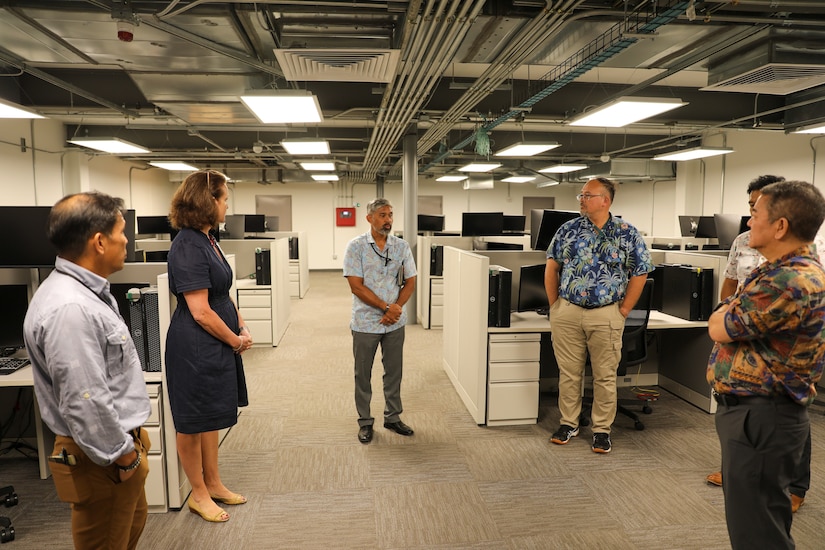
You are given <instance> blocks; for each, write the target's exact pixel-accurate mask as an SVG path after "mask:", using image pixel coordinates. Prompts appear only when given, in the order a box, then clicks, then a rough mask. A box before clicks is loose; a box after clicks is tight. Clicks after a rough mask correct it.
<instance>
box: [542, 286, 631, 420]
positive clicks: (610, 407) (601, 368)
mask: <svg viewBox="0 0 825 550" xmlns="http://www.w3.org/2000/svg"><path fill="white" fill-rule="evenodd" d="M624 322H625V318H624V316H623V315H622V314H621V312H620V311H619V305H618V304H612V305H609V306H604V307H600V308H596V309H585V308H583V307H579V306H577V305H573V304H571V303H570V302H568V301H567V300H564V299H561V298H560V299H559V300H557V301H556V303H554V304H553V307H551V308H550V330H551V335H552V339H553V350H554V352H555V355H556V362H557V363H558V365H559V412H561V424H567V425H568V426H572V427H574V428H577V427H578V426H579V416H580V415H581V409H582V384H583V379H584V367H585V363H586V361H587V355H588V353H589V355H590V365H591V368H592V371H593V408H592V413H591V421H592V426H593V433H607V434H609V433H610V427H611V426H612V425H613V420H615V418H616V369H617V368H618V366H619V361H620V360H621V358H622V331H623V330H624Z"/></svg>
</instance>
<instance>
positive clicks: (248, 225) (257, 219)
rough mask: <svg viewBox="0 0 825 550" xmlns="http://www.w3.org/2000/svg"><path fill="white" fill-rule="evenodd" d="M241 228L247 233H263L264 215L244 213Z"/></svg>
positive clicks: (264, 228)
mask: <svg viewBox="0 0 825 550" xmlns="http://www.w3.org/2000/svg"><path fill="white" fill-rule="evenodd" d="M243 230H244V231H245V232H247V233H263V232H264V231H266V216H264V215H263V214H244V217H243Z"/></svg>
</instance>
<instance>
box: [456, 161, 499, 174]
mask: <svg viewBox="0 0 825 550" xmlns="http://www.w3.org/2000/svg"><path fill="white" fill-rule="evenodd" d="M499 166H501V163H500V162H473V163H470V164H465V165H464V166H462V167H461V168H459V169H458V171H459V172H489V171H490V170H495V169H496V168H498V167H499Z"/></svg>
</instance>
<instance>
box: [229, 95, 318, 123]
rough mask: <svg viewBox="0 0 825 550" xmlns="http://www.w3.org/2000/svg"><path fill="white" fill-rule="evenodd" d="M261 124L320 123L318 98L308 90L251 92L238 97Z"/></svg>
mask: <svg viewBox="0 0 825 550" xmlns="http://www.w3.org/2000/svg"><path fill="white" fill-rule="evenodd" d="M240 99H241V102H242V103H243V104H244V105H246V108H247V109H249V110H250V111H251V112H252V114H253V115H255V118H257V119H258V120H260V121H261V122H262V123H263V124H279V123H280V124H284V123H291V122H295V123H309V122H322V121H323V120H324V115H323V113H322V112H321V106H320V105H318V98H317V97H315V96H314V95H312V94H311V93H310V92H309V91H308V90H252V91H249V92H246V93H244V95H242V96H240Z"/></svg>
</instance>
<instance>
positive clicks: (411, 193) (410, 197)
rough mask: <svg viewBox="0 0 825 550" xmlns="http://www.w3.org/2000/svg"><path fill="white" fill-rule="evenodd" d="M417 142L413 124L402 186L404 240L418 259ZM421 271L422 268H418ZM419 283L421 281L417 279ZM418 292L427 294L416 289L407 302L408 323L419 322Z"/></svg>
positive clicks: (406, 149)
mask: <svg viewBox="0 0 825 550" xmlns="http://www.w3.org/2000/svg"><path fill="white" fill-rule="evenodd" d="M417 141H418V133H417V126H416V124H415V123H413V124H411V125H410V127H409V128H408V129H407V134H406V135H405V136H404V168H403V175H402V181H401V183H402V186H403V195H404V240H406V241H407V243H409V245H410V249H411V250H412V255H413V258H416V257H417V255H416V248H417V245H416V241H417V239H418V165H417V149H418V148H417ZM417 267H418V269H421V266H417ZM416 281H417V282H420V281H421V279H420V278H417V279H416ZM418 292H426V289H422V288H416V289H415V293H413V295H412V297H411V298H410V300H409V301H408V302H407V323H409V324H413V323H415V322H417V320H418V315H417V311H416V309H417V308H416V301H417V294H416V293H418Z"/></svg>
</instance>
